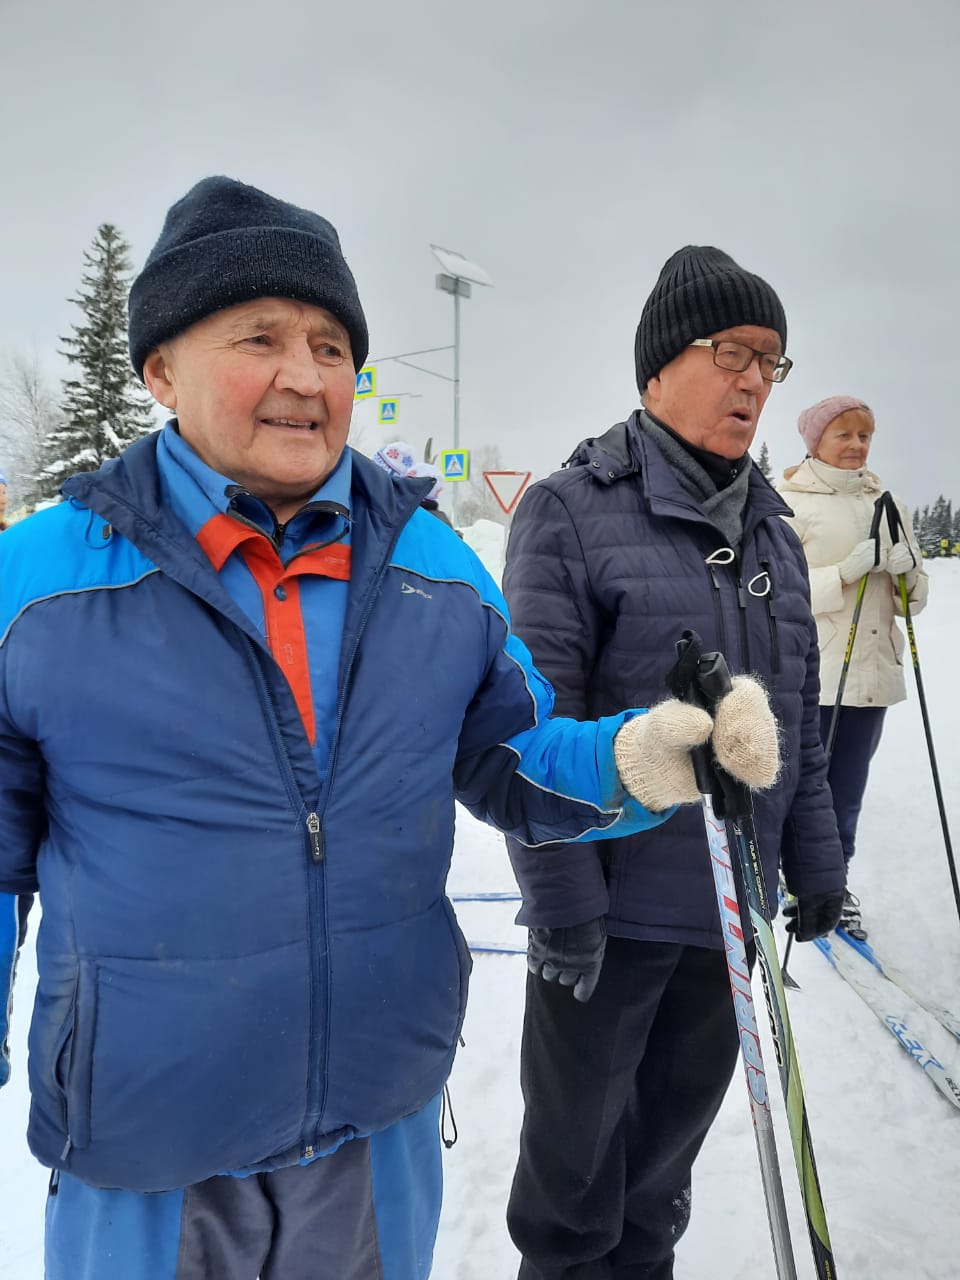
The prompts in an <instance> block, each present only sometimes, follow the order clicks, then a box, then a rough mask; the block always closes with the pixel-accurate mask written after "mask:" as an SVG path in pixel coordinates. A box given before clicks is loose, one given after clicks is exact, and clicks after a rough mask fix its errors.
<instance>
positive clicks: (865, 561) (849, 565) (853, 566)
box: [837, 538, 887, 585]
mask: <svg viewBox="0 0 960 1280" xmlns="http://www.w3.org/2000/svg"><path fill="white" fill-rule="evenodd" d="M886 561H887V553H886V551H885V550H884V549H883V547H881V548H880V562H879V564H878V563H877V544H876V543H875V542H874V540H873V538H867V539H865V540H864V541H863V542H858V543H857V545H856V546H855V547H854V548H853V550H852V551H851V552H850V554H849V555H848V556H847V558H846V560H841V561H840V563H839V564H838V565H837V571H838V572H839V574H840V577H841V578H842V579H843V581H844V582H846V583H847V584H848V585H849V584H850V583H853V582H859V581H860V579H861V578H862V577H863V575H864V574H865V573H879V572H880V570H881V569H883V568H884V567H885V565H886Z"/></svg>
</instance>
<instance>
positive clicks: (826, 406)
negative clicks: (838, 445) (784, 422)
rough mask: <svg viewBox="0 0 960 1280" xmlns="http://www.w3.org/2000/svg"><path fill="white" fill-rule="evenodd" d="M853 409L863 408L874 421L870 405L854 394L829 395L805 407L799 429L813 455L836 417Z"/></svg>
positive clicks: (799, 419) (798, 423)
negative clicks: (807, 407)
mask: <svg viewBox="0 0 960 1280" xmlns="http://www.w3.org/2000/svg"><path fill="white" fill-rule="evenodd" d="M851 409H862V410H863V412H864V413H866V414H868V415H869V417H870V421H871V422H873V410H872V409H871V408H870V406H869V405H868V404H864V403H863V401H862V400H857V399H855V398H854V397H853V396H827V398H826V400H818V401H817V403H816V404H812V405H811V406H810V408H809V409H804V411H803V413H801V415H800V417H799V418H798V419H797V430H798V431H799V432H800V435H801V437H802V438H803V443H804V444H805V445H806V446H807V453H809V454H810V455H811V457H812V456H813V455H814V454H815V453H816V452H817V445H818V444H819V443H820V439H821V437H822V435H823V433H824V432H825V431H826V429H827V427H829V425H830V423H831V422H832V421H833V420H834V418H839V417H840V415H841V413H849V412H850V410H851Z"/></svg>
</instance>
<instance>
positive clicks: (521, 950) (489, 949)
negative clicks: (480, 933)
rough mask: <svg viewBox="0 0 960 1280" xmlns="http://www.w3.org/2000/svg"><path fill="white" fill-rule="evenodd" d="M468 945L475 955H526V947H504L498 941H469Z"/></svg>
mask: <svg viewBox="0 0 960 1280" xmlns="http://www.w3.org/2000/svg"><path fill="white" fill-rule="evenodd" d="M467 946H468V947H469V948H470V950H471V951H472V952H473V953H474V955H487V956H525V955H526V954H527V948H526V947H504V946H501V945H500V944H499V943H497V942H468V943H467Z"/></svg>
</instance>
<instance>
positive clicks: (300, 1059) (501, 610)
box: [0, 437, 662, 1190]
mask: <svg viewBox="0 0 960 1280" xmlns="http://www.w3.org/2000/svg"><path fill="white" fill-rule="evenodd" d="M423 489H424V482H417V481H403V482H398V483H394V482H393V481H392V480H391V478H390V477H389V476H387V475H385V474H384V473H383V472H382V471H381V470H380V469H379V468H378V467H375V466H374V465H373V464H371V463H369V462H368V461H367V460H366V459H364V458H362V457H360V456H358V455H355V456H354V458H353V486H352V493H351V504H352V509H351V515H352V520H353V523H352V531H351V550H352V572H351V578H350V584H349V593H348V601H347V610H346V617H345V621H344V630H343V644H342V648H341V652H340V670H339V678H338V699H337V723H336V725H335V727H334V732H333V741H332V749H331V754H330V758H329V762H328V767H327V770H326V774H325V779H324V782H323V783H322V784H321V782H320V774H319V772H318V768H317V764H316V762H315V760H314V758H313V754H312V752H311V749H310V744H309V742H308V740H307V736H306V732H305V730H304V725H303V720H302V718H301V715H300V713H299V711H298V709H297V704H296V702H295V700H294V696H293V693H292V692H291V688H290V686H289V684H288V683H287V680H286V678H285V676H284V674H283V672H282V670H281V668H280V667H279V666H278V664H277V662H276V661H275V660H274V658H273V656H272V654H271V653H270V650H269V648H268V647H267V646H266V645H265V643H264V641H263V640H262V639H261V637H260V634H259V632H258V631H257V630H256V629H255V628H254V626H253V625H252V623H251V622H250V620H249V619H248V618H247V617H246V615H245V614H244V613H243V612H242V611H241V610H240V609H239V608H238V607H237V605H236V604H235V603H234V601H233V600H232V599H231V597H230V596H229V594H228V593H227V592H226V590H225V589H224V587H223V585H222V583H221V582H220V580H219V578H218V575H217V573H216V572H215V571H214V569H213V567H212V566H211V564H210V562H209V560H208V559H207V557H206V556H205V555H204V553H203V551H202V550H201V549H200V547H199V546H198V544H197V542H196V541H195V540H194V539H193V538H192V537H191V536H190V535H189V533H188V532H187V530H186V529H185V528H184V526H183V525H181V524H180V522H179V521H178V520H177V519H176V518H175V517H174V516H172V515H171V513H170V511H169V510H167V509H165V508H164V507H163V505H162V504H161V502H160V489H159V483H158V476H157V466H156V438H155V437H154V438H149V439H147V440H146V441H144V442H142V443H140V444H137V445H135V446H133V447H132V448H131V449H129V450H128V451H127V452H126V454H125V455H124V456H123V458H121V459H120V460H118V461H117V462H115V463H112V464H108V465H107V466H105V467H104V468H103V469H101V471H99V472H97V473H94V474H90V475H84V476H79V477H75V478H74V479H73V480H72V481H71V482H70V483H69V484H68V485H67V486H66V489H65V492H66V493H67V495H68V501H66V502H64V503H62V504H61V505H59V506H57V507H56V508H52V509H50V510H48V511H45V512H42V513H39V514H37V515H35V516H32V517H31V518H30V519H29V520H26V521H24V522H23V523H21V524H19V525H17V526H16V527H15V528H13V529H12V530H10V531H9V532H7V533H5V534H4V535H3V539H2V540H0V1040H2V1039H3V1038H4V1033H5V1030H6V1011H7V994H8V993H7V987H8V986H9V980H10V975H11V970H12V959H13V955H14V953H15V950H16V940H17V933H18V922H17V915H16V907H17V897H18V895H19V896H21V897H23V896H26V895H29V894H31V893H34V892H35V891H37V890H39V893H40V901H41V905H42V908H43V916H42V921H41V925H40V930H39V936H38V943H37V956H38V966H39V987H38V991H37V997H36V1003H35V1008H34V1017H33V1021H32V1024H31V1029H30V1063H29V1069H30V1085H31V1093H32V1105H31V1115H30V1126H29V1133H28V1138H29V1142H30V1145H31V1148H32V1150H33V1151H34V1153H35V1155H36V1156H37V1157H38V1158H39V1159H40V1160H41V1161H42V1162H43V1163H45V1164H47V1165H51V1166H56V1167H60V1168H64V1169H68V1170H69V1171H70V1172H71V1173H73V1174H75V1175H76V1176H77V1177H79V1178H82V1179H84V1180H85V1181H88V1182H90V1183H93V1184H94V1185H98V1186H114V1187H122V1188H127V1189H131V1190H163V1189H166V1188H171V1187H179V1186H183V1185H186V1184H188V1183H191V1182H196V1181H200V1180H202V1179H204V1178H207V1177H209V1176H211V1175H213V1174H216V1173H224V1172H234V1171H244V1170H253V1169H258V1168H273V1167H277V1166H280V1165H284V1164H290V1163H294V1162H296V1161H297V1160H298V1159H310V1158H311V1157H313V1156H314V1155H315V1154H317V1153H319V1152H323V1151H326V1150H330V1149H332V1148H333V1147H334V1146H336V1144H337V1143H338V1142H340V1141H341V1140H344V1139H346V1138H350V1137H352V1136H355V1135H357V1134H365V1133H370V1132H373V1131H375V1130H378V1129H381V1128H383V1127H385V1126H387V1125H389V1124H392V1123H394V1122H395V1121H396V1120H398V1119H400V1118H401V1117H403V1116H405V1115H408V1114H411V1113H413V1112H415V1111H416V1110H418V1109H419V1108H421V1107H422V1106H424V1105H425V1104H426V1103H427V1102H428V1101H429V1100H430V1099H431V1098H433V1097H435V1096H436V1094H437V1093H438V1092H439V1090H440V1088H441V1086H442V1084H443V1082H444V1080H445V1078H446V1076H447V1073H448V1071H449V1068H450V1064H451V1060H452V1057H453V1052H454V1046H455V1044H456V1041H457V1035H458V1032H459V1028H460V1024H461V1021H462V1018H463V1013H464V1002H465V999H466V987H467V975H468V972H469V968H470V960H469V955H468V952H467V949H466V946H465V944H464V940H463V937H462V935H461V933H460V931H459V929H458V927H457V924H456V921H455V918H454V916H453V912H452V909H451V907H450V904H449V902H448V901H447V899H446V897H445V894H444V885H445V879H446V874H447V870H448V866H449V861H450V854H451V849H452V844H453V824H454V798H455V796H456V797H457V798H459V799H461V800H462V801H463V802H464V803H465V804H467V805H468V806H469V807H470V808H471V810H472V811H473V812H474V813H475V814H477V815H478V816H480V817H482V818H484V819H486V820H488V821H493V822H495V823H496V824H497V825H499V826H500V827H501V828H503V829H505V830H507V831H509V832H510V833H511V834H512V835H513V836H514V837H516V838H518V839H520V840H523V841H528V842H530V843H531V844H537V843H543V842H547V841H556V840H557V839H558V838H560V839H571V840H573V839H577V838H579V837H581V836H583V835H585V834H586V835H588V836H589V838H590V839H591V842H592V839H593V836H594V835H595V833H597V832H600V831H611V832H616V831H619V830H638V829H641V828H643V827H646V826H648V825H650V824H651V823H658V822H660V821H662V816H655V815H651V814H648V813H646V811H644V810H643V809H642V807H641V806H639V805H638V804H637V803H636V802H635V801H632V800H631V799H630V798H629V797H628V796H626V794H625V793H624V791H623V788H622V786H621V784H620V782H619V778H618V777H617V775H616V769H615V766H614V763H613V756H612V749H611V742H612V738H613V735H614V734H615V733H616V731H617V729H618V728H619V727H620V725H621V724H622V723H623V719H624V716H623V715H622V714H620V715H617V716H613V717H610V718H608V719H605V720H604V721H602V722H601V723H599V724H584V725H581V724H575V723H574V722H572V721H570V720H565V719H560V718H554V719H549V718H548V717H549V715H550V711H551V708H552V693H551V690H550V688H549V685H547V683H546V682H545V681H544V680H543V679H542V677H541V676H539V674H538V673H537V672H536V671H535V670H534V669H533V667H532V665H531V663H530V660H529V654H528V653H527V651H526V649H525V647H524V646H523V645H522V644H521V643H520V642H519V641H517V640H516V638H515V637H513V636H512V635H511V634H510V631H509V627H508V624H507V617H506V606H505V604H504V602H503V598H502V597H501V596H500V593H499V591H498V590H497V588H496V587H495V586H494V584H493V583H492V581H491V580H490V578H489V575H487V574H486V573H485V571H484V570H483V568H482V566H481V565H480V563H479V561H478V560H477V559H476V557H475V556H474V555H473V553H472V552H471V551H470V550H469V549H468V548H466V547H465V546H464V544H463V543H462V541H461V540H460V539H459V538H458V537H457V536H456V535H455V534H454V533H453V531H452V530H451V529H449V528H447V527H446V526H444V525H443V524H442V523H441V522H440V521H439V520H435V519H434V518H433V517H432V516H431V515H429V514H428V513H426V512H424V511H421V510H420V509H419V501H420V499H421V498H422V496H423ZM305 621H306V625H308V626H312V627H316V626H317V625H320V626H321V627H322V619H321V620H318V619H310V618H308V619H306V620H305ZM397 669H401V670H404V669H410V670H414V671H416V672H417V673H418V678H417V680H416V681H415V682H414V683H413V687H411V686H410V684H409V683H408V682H406V681H399V682H398V681H395V680H394V679H393V673H394V672H395V671H396V670H397ZM564 856H566V851H565V850H564V851H562V852H561V853H560V854H557V855H554V857H555V860H556V861H557V863H559V862H561V861H562V859H563V857H564ZM22 905H23V904H22V901H21V906H22ZM0 1058H2V1055H0ZM0 1083H2V1078H0Z"/></svg>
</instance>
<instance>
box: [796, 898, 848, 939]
mask: <svg viewBox="0 0 960 1280" xmlns="http://www.w3.org/2000/svg"><path fill="white" fill-rule="evenodd" d="M842 910H843V890H842V889H837V890H836V892H834V893H811V894H807V895H805V896H801V897H799V898H797V899H796V900H795V901H794V902H791V903H790V904H789V905H788V906H786V907H784V908H783V918H784V920H786V929H787V933H792V934H793V935H794V937H795V938H796V940H797V941H798V942H812V941H813V939H814V938H822V937H823V936H824V934H827V933H831V932H832V931H833V930H834V929H835V928H836V927H837V925H838V924H839V923H840V913H841V912H842Z"/></svg>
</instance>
